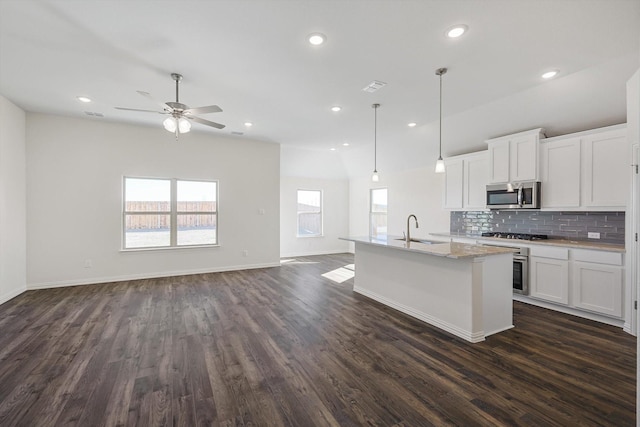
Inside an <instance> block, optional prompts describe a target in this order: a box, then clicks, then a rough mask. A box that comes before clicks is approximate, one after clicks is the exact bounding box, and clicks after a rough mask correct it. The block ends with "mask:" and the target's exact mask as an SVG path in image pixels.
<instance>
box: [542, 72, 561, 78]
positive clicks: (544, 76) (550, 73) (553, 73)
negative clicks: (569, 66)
mask: <svg viewBox="0 0 640 427" xmlns="http://www.w3.org/2000/svg"><path fill="white" fill-rule="evenodd" d="M557 74H558V70H551V71H547V72H546V73H544V74H543V75H542V78H543V79H550V78H552V77H555V76H556V75H557Z"/></svg>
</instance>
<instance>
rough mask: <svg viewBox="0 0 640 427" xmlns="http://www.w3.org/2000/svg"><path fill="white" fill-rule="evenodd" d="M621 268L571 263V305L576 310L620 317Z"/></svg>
mask: <svg viewBox="0 0 640 427" xmlns="http://www.w3.org/2000/svg"><path fill="white" fill-rule="evenodd" d="M622 284H623V282H622V268H621V267H614V266H608V265H601V264H595V263H585V262H578V261H575V262H574V263H573V281H572V287H573V303H574V306H575V307H576V308H581V309H584V310H589V311H595V312H596V313H601V314H606V315H609V316H615V317H621V316H622Z"/></svg>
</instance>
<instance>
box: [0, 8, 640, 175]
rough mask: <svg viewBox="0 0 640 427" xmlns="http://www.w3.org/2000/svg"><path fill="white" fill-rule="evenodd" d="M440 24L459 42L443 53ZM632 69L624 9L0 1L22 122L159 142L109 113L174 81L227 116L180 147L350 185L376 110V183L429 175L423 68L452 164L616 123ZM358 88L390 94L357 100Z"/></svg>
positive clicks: (637, 13) (0, 55)
mask: <svg viewBox="0 0 640 427" xmlns="http://www.w3.org/2000/svg"><path fill="white" fill-rule="evenodd" d="M454 24H465V25H467V26H468V27H469V31H468V32H467V33H466V34H465V35H463V36H462V37H460V38H458V39H448V38H447V37H445V30H446V29H447V28H448V27H450V26H452V25H454ZM313 32H321V33H323V34H325V35H326V36H327V41H326V43H325V44H324V45H322V46H311V45H310V44H309V43H308V42H307V41H306V37H307V35H308V34H310V33H313ZM639 58H640V1H638V0H596V1H590V0H583V1H575V0H548V1H546V0H515V1H514V0H483V1H472V0H462V1H456V0H446V1H445V0H380V1H377V0H335V1H332V0H297V1H293V0H229V1H225V0H217V1H216V0H214V1H203V0H200V1H195V0H194V1H189V0H182V1H179V2H177V1H162V0H153V1H148V0H144V1H143V0H128V1H117V0H79V1H74V0H66V1H35V0H29V1H26V0H18V1H14V0H0V94H2V95H3V96H5V97H6V98H8V99H9V100H11V101H12V102H14V103H15V104H17V105H18V106H20V107H22V108H23V109H25V110H26V111H30V112H41V113H51V114H59V115H66V116H77V117H84V118H87V119H90V120H103V121H114V122H126V123H133V124H141V125H145V126H156V127H158V128H159V129H161V121H162V116H159V115H155V114H150V113H138V112H127V111H119V110H116V109H114V107H116V106H120V107H130V108H140V109H154V108H155V107H156V106H155V105H154V104H153V103H151V102H150V101H149V100H147V99H146V98H144V97H142V96H140V95H139V94H137V93H136V91H146V92H149V93H150V94H152V95H153V97H154V98H156V99H157V100H159V101H162V102H165V101H171V100H174V96H175V92H174V91H175V88H174V82H173V81H172V80H171V77H170V73H172V72H177V73H181V74H183V75H184V80H183V82H182V84H181V91H180V101H181V102H184V103H185V104H188V105H189V106H191V107H197V106H203V105H210V104H217V105H219V106H220V107H222V109H223V110H224V111H223V112H222V113H216V114H207V115H203V116H202V117H203V118H206V119H209V120H213V121H216V122H220V123H224V124H226V125H227V127H226V128H225V129H223V130H217V129H213V128H211V129H209V128H206V127H204V126H201V125H198V124H194V126H193V131H194V132H209V133H210V134H220V135H229V134H231V132H242V133H243V134H244V135H243V136H242V137H240V138H252V139H258V140H263V141H268V142H276V143H279V144H282V146H283V150H290V152H292V153H296V152H303V151H305V152H308V151H309V150H311V152H316V153H317V158H323V159H325V158H326V159H329V160H328V161H331V160H330V159H335V160H333V161H335V162H336V164H338V165H339V166H338V167H337V168H336V170H338V171H339V172H338V173H343V172H344V173H345V174H347V175H356V174H359V173H368V172H367V171H369V170H370V169H372V166H373V165H372V163H373V153H372V150H373V136H374V135H373V134H374V130H373V120H374V116H373V114H374V112H373V109H372V108H371V104H373V103H380V104H381V107H380V109H379V110H378V126H377V140H378V147H379V154H378V169H379V170H380V171H381V173H383V172H384V170H385V169H386V170H392V169H394V170H397V169H401V168H411V167H419V166H420V165H423V166H424V165H425V164H429V165H430V164H433V162H434V161H435V158H436V157H437V153H438V113H439V111H438V105H439V104H438V93H439V92H438V91H439V86H438V77H437V76H436V75H435V70H436V69H437V68H440V67H447V68H448V69H449V71H448V73H447V74H445V75H444V76H443V111H442V112H443V131H442V137H443V140H442V141H443V142H442V143H443V154H444V155H445V156H448V155H455V154H460V153H465V152H469V151H475V150H478V149H483V148H485V147H486V145H484V143H483V141H484V139H486V138H490V137H495V136H500V135H503V134H507V133H512V132H516V131H520V130H527V129H532V128H536V127H544V128H545V129H546V132H547V135H548V136H554V135H559V134H564V133H570V132H574V131H579V130H585V129H589V128H593V127H598V126H605V125H611V124H617V123H622V122H625V121H626V115H625V102H626V101H625V83H626V81H627V80H628V79H629V77H630V76H631V75H632V74H633V72H634V71H635V70H636V69H638V67H639V66H640V60H639ZM549 69H558V70H560V72H559V74H558V76H557V77H555V78H553V79H551V80H548V81H543V79H541V77H540V75H541V74H542V73H543V72H544V71H547V70H549ZM372 80H379V81H383V82H385V83H387V85H386V86H385V87H383V88H382V89H380V90H379V91H377V92H375V93H366V92H364V91H363V90H362V89H363V88H364V87H365V86H366V85H367V84H368V83H370V82H371V81H372ZM79 95H84V96H88V97H90V98H91V99H92V100H93V102H92V103H89V104H82V103H80V102H78V101H77V100H76V96H79ZM334 105H339V106H341V107H342V111H340V112H339V113H335V112H332V111H331V110H330V108H331V107H332V106H334ZM85 112H89V113H100V114H102V115H103V116H104V117H95V116H88V115H86V113H85ZM247 121H250V122H252V123H253V126H252V127H251V128H247V127H245V126H244V123H245V122H247ZM409 122H416V123H417V126H416V127H414V128H409V127H408V126H407V123H409ZM162 132H164V134H162V135H163V136H164V135H165V134H166V136H167V138H171V135H170V134H169V133H168V132H166V131H162ZM181 141H184V143H187V144H188V136H187V135H185V137H184V138H181ZM344 143H348V144H349V146H348V147H345V146H344V145H343V144H344ZM331 148H336V151H333V152H330V151H329V150H330V149H331ZM321 153H322V154H321ZM331 156H333V157H331ZM294 157H295V156H294ZM307 157H309V156H308V155H307ZM310 157H311V158H313V157H315V156H314V155H311V156H310Z"/></svg>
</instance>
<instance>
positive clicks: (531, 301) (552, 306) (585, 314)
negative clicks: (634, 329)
mask: <svg viewBox="0 0 640 427" xmlns="http://www.w3.org/2000/svg"><path fill="white" fill-rule="evenodd" d="M513 300H514V301H520V302H524V303H526V304H531V305H535V306H538V307H543V308H548V309H549V310H554V311H559V312H561V313H565V314H571V315H573V316H577V317H582V318H584V319H589V320H595V321H596V322H600V323H606V324H607V325H611V326H617V327H619V328H623V327H624V320H622V319H613V318H611V317H607V316H601V315H599V314H597V313H589V312H587V311H582V310H576V309H575V308H571V307H564V306H561V305H557V304H553V303H548V302H545V301H539V300H537V299H534V298H529V297H527V296H526V295H518V294H513Z"/></svg>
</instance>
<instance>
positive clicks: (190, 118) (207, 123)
mask: <svg viewBox="0 0 640 427" xmlns="http://www.w3.org/2000/svg"><path fill="white" fill-rule="evenodd" d="M185 117H187V118H188V119H189V120H193V121H194V122H197V123H200V124H202V125H207V126H211V127H214V128H217V129H223V128H224V125H221V124H220V123H216V122H211V121H209V120H205V119H201V118H200V117H194V116H185Z"/></svg>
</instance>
